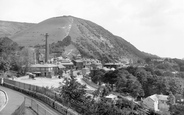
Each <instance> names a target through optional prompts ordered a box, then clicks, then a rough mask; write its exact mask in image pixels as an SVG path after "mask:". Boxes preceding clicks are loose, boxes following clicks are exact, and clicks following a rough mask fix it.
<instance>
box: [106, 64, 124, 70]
mask: <svg viewBox="0 0 184 115" xmlns="http://www.w3.org/2000/svg"><path fill="white" fill-rule="evenodd" d="M124 65H125V64H123V63H105V64H104V67H107V68H115V69H117V68H121V67H123V66H124Z"/></svg>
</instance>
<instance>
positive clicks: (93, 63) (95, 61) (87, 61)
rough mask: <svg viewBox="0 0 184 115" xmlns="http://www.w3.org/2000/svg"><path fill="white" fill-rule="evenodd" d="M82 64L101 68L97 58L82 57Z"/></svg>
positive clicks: (90, 67)
mask: <svg viewBox="0 0 184 115" xmlns="http://www.w3.org/2000/svg"><path fill="white" fill-rule="evenodd" d="M83 65H84V67H86V68H89V69H97V68H98V69H101V68H102V63H101V61H99V60H98V59H83Z"/></svg>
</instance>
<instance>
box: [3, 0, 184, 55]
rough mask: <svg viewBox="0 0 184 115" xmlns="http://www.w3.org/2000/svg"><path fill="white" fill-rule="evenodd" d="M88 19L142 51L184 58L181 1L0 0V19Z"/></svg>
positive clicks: (183, 5) (182, 8)
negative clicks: (70, 17)
mask: <svg viewBox="0 0 184 115" xmlns="http://www.w3.org/2000/svg"><path fill="white" fill-rule="evenodd" d="M63 15H71V16H74V17H78V18H82V19H86V20H90V21H92V22H94V23H96V24H98V25H100V26H102V27H104V28H105V29H107V30H109V31H110V32H111V33H113V34H114V35H117V36H120V37H122V38H124V39H125V40H127V41H128V42H130V43H131V44H133V45H134V46H135V47H136V48H138V49H139V50H141V51H144V52H148V53H151V54H156V55H158V56H161V57H171V58H184V0H0V20H4V21H18V22H31V23H39V22H41V21H43V20H46V19H48V18H52V17H57V16H63Z"/></svg>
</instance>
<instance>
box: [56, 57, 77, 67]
mask: <svg viewBox="0 0 184 115" xmlns="http://www.w3.org/2000/svg"><path fill="white" fill-rule="evenodd" d="M56 60H57V61H56V62H57V64H62V65H63V66H65V69H67V70H68V69H73V68H74V64H73V62H72V61H71V60H70V59H67V58H66V59H64V58H63V57H57V58H56Z"/></svg>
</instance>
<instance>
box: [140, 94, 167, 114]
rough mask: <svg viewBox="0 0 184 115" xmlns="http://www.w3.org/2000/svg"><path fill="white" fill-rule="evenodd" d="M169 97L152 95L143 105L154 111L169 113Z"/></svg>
mask: <svg viewBox="0 0 184 115" xmlns="http://www.w3.org/2000/svg"><path fill="white" fill-rule="evenodd" d="M167 98H168V96H167V95H157V94H154V95H151V96H149V97H147V98H145V99H144V100H143V104H144V105H145V106H147V107H148V108H150V109H152V110H154V111H168V110H169V105H168V104H167V101H168V99H167Z"/></svg>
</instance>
